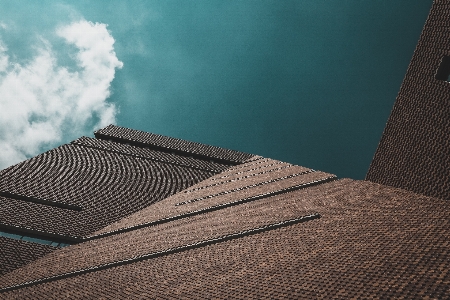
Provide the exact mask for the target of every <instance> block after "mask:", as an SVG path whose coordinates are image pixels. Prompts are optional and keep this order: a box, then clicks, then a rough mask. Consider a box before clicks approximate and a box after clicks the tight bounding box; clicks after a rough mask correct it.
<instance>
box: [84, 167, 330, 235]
mask: <svg viewBox="0 0 450 300" xmlns="http://www.w3.org/2000/svg"><path fill="white" fill-rule="evenodd" d="M335 180H337V177H336V176H334V175H333V176H330V177H327V178H324V179H320V180H315V181H311V182H307V183H302V184H299V185H294V186H291V187H289V188H284V189H281V190H277V191H273V192H268V193H265V194H259V195H256V196H252V197H247V198H243V199H239V200H236V201H232V202H227V203H222V204H218V205H213V206H209V207H206V208H203V209H199V210H193V211H189V212H186V213H182V214H179V215H176V216H172V217H167V218H163V219H159V220H156V221H152V222H148V223H144V224H139V225H136V226H131V227H126V228H121V229H118V230H114V231H109V232H105V233H100V234H98V235H94V236H90V237H87V238H84V239H82V240H83V241H89V240H94V239H99V238H104V237H108V236H112V235H116V234H121V233H125V232H129V231H133V230H138V229H142V228H146V227H151V226H156V225H159V224H164V223H168V222H172V221H176V220H180V219H184V218H188V217H192V216H196V215H200V214H203V213H208V212H212V211H216V210H220V209H224V208H228V207H231V206H235V205H240V204H244V203H247V202H252V201H256V200H260V199H263V198H267V197H272V196H277V195H281V194H285V193H289V192H293V191H295V190H300V189H303V188H308V187H311V186H315V185H319V184H323V183H327V182H331V181H335Z"/></svg>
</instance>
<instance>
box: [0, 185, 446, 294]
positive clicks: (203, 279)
mask: <svg viewBox="0 0 450 300" xmlns="http://www.w3.org/2000/svg"><path fill="white" fill-rule="evenodd" d="M286 196H287V195H286ZM288 199H289V197H286V200H281V198H280V199H279V200H276V201H269V199H265V200H262V201H260V202H259V203H254V204H252V205H250V206H249V207H251V206H253V207H252V209H251V210H248V209H246V208H245V207H241V211H242V213H243V214H244V215H242V216H240V215H239V213H236V212H232V211H231V210H230V211H229V212H228V213H227V212H225V211H224V212H223V213H224V214H225V216H228V217H225V219H223V220H221V219H220V218H219V219H218V216H219V215H218V216H217V217H214V216H213V215H205V216H203V217H201V218H199V219H194V220H192V221H189V220H185V221H183V222H181V223H183V224H184V225H181V223H179V224H180V225H181V227H177V226H176V227H170V226H167V227H166V229H164V230H162V231H159V230H156V231H155V232H154V234H155V237H156V236H162V237H161V238H160V240H159V241H155V240H154V239H152V238H150V237H149V238H148V242H145V236H146V235H142V236H141V237H139V234H138V233H137V232H136V233H134V234H131V233H130V234H123V235H118V236H116V237H114V238H113V237H108V238H105V240H104V242H103V243H106V244H108V243H111V244H109V247H110V249H115V250H114V252H116V253H122V254H121V255H123V256H127V255H128V256H132V255H135V254H136V253H138V251H135V250H134V249H136V247H140V248H145V247H149V248H148V249H149V250H151V247H152V246H151V245H152V244H153V245H156V244H159V246H157V248H161V249H163V248H166V247H170V245H171V243H174V242H176V241H181V240H183V239H184V238H181V237H182V236H183V233H182V232H183V231H184V230H185V231H189V229H188V228H190V226H194V227H195V226H196V228H197V230H196V232H198V233H199V234H200V235H201V236H198V237H194V236H191V237H190V239H191V240H192V239H195V238H199V239H203V238H205V237H206V236H207V235H208V234H214V233H213V232H214V231H216V232H218V233H220V232H222V233H223V232H225V231H227V230H238V228H240V229H242V227H239V226H245V222H244V223H241V225H238V227H235V226H236V225H234V223H233V222H230V221H231V220H232V219H233V218H235V219H236V220H239V219H240V218H241V217H242V218H243V219H246V218H250V219H249V220H251V219H253V220H255V221H256V220H259V221H257V222H272V221H273V220H275V219H277V218H285V217H287V216H289V214H291V215H295V214H302V213H304V212H305V210H304V209H300V210H297V211H295V210H292V209H289V208H288V206H286V205H289V204H288V203H291V205H293V204H294V203H297V204H296V207H297V209H298V208H300V207H302V205H306V207H307V208H309V209H313V210H315V211H317V212H319V213H320V214H321V215H322V217H321V218H320V219H318V220H313V221H309V222H306V223H300V224H296V225H292V226H288V227H285V228H281V229H275V230H269V231H266V232H262V233H258V234H255V235H251V236H247V237H242V238H237V239H233V240H230V241H225V242H220V243H216V244H213V245H209V246H205V247H199V248H196V249H192V250H188V251H183V252H180V253H175V254H169V255H163V256H161V257H158V258H154V259H149V260H144V261H142V262H135V263H129V264H126V265H123V266H120V267H114V268H107V269H105V270H100V271H96V272H92V273H88V274H84V275H80V276H73V277H69V278H66V279H61V280H54V281H52V282H49V283H43V284H39V285H34V286H31V287H25V288H22V289H20V290H16V291H12V292H7V293H3V294H0V297H5V298H9V297H10V298H17V299H20V298H27V297H29V296H30V295H33V296H35V297H38V298H58V297H60V295H65V296H67V297H76V298H90V297H94V298H95V297H100V295H102V296H104V297H107V296H105V295H111V296H112V295H114V297H120V298H130V297H132V298H138V297H144V298H145V297H148V298H159V299H161V298H162V299H164V298H170V299H174V298H180V297H183V298H195V299H198V298H221V299H229V298H238V299H248V298H254V299H257V298H291V299H292V298H293V299H297V298H308V299H311V298H324V299H329V298H407V299H410V298H415V297H421V298H426V297H429V298H436V299H445V298H448V297H450V272H448V270H449V267H450V261H449V260H448V255H449V250H448V249H449V241H450V233H449V231H448V227H449V225H450V224H449V222H450V220H449V219H448V215H449V213H450V203H449V202H447V201H444V200H439V199H436V198H429V197H425V196H420V195H417V194H413V193H410V192H407V191H404V190H400V189H395V188H389V187H386V186H381V185H378V184H374V183H370V182H363V181H351V180H340V181H335V182H332V183H327V184H323V185H319V186H316V187H311V188H308V189H305V190H302V191H298V192H296V193H295V197H291V198H290V200H288ZM295 199H297V200H295ZM264 201H267V202H264ZM277 201H278V202H277ZM283 203H284V204H283ZM236 210H238V208H237V207H236ZM254 212H258V213H257V214H256V215H255V213H254ZM245 214H248V216H245ZM233 216H234V217H233ZM227 218H231V219H230V220H228V219H227ZM264 220H265V221H264ZM221 223H222V225H221V226H225V227H221V226H219V227H216V225H214V224H217V225H218V224H221ZM226 224H228V225H226ZM174 225H175V224H174ZM256 225H257V224H256V223H252V222H250V223H249V224H248V225H247V226H249V227H252V226H256ZM185 226H186V227H185ZM221 228H222V229H221ZM233 228H235V229H233ZM170 231H172V232H173V233H174V234H175V235H176V236H178V237H175V236H174V237H173V238H170V239H167V238H164V234H165V233H169V232H170ZM177 232H180V233H177ZM150 236H151V235H150ZM185 236H186V237H188V235H185ZM133 239H136V240H140V244H139V245H138V244H131V245H132V246H126V245H129V243H130V242H131V241H132V240H133ZM106 241H109V242H106ZM97 242H98V243H100V241H97ZM121 243H122V246H119V245H120V244H121ZM76 247H79V248H77V250H76V249H75V247H69V248H66V249H62V250H58V252H61V253H63V252H67V251H75V252H74V255H73V256H68V258H67V260H66V261H67V262H68V264H70V265H74V264H79V263H80V262H79V260H80V259H81V260H86V259H87V260H90V261H91V263H90V264H91V265H95V263H97V262H99V260H102V259H104V258H101V257H104V256H108V255H107V254H105V255H98V254H97V253H96V252H95V251H99V249H100V248H102V247H100V246H99V247H92V248H91V247H84V250H83V247H82V245H79V246H76ZM70 248H73V250H71V249H70ZM96 249H97V250H96ZM118 249H121V250H120V251H117V250H118ZM83 251H84V252H83ZM151 251H152V250H151ZM58 252H54V253H53V254H51V256H47V257H46V259H44V260H38V261H36V262H35V263H34V265H30V267H31V266H35V269H39V270H46V269H47V268H48V270H51V269H53V270H56V268H61V267H60V264H58V263H56V261H54V262H55V263H54V265H52V259H50V257H52V256H53V257H54V259H58V258H57V257H56V256H57V253H58ZM75 253H77V254H75ZM100 256H101V257H100ZM85 257H87V258H85ZM45 261H47V262H48V264H49V266H48V267H46V266H44V265H42V266H41V267H39V268H38V266H39V265H38V263H41V264H43V263H44V262H45ZM40 272H42V271H40ZM46 272H48V271H46ZM29 274H30V272H28V271H27V269H26V268H24V269H21V270H16V271H14V272H13V273H10V274H8V275H7V276H4V277H3V280H5V279H6V278H12V277H13V275H15V276H17V277H15V278H16V282H20V280H19V279H18V278H20V276H22V278H23V279H25V278H27V276H29ZM28 278H29V277H28Z"/></svg>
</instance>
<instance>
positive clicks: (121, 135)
mask: <svg viewBox="0 0 450 300" xmlns="http://www.w3.org/2000/svg"><path fill="white" fill-rule="evenodd" d="M95 136H96V137H97V138H101V139H119V140H121V141H122V142H126V141H127V140H128V141H130V142H136V143H139V144H146V145H148V146H156V147H159V148H160V149H162V150H164V149H166V151H168V152H171V151H180V152H182V153H186V154H189V153H190V154H192V155H199V156H204V157H206V158H208V157H209V158H212V159H220V160H224V161H229V162H231V163H235V164H238V163H242V162H244V161H245V160H247V159H249V158H251V157H252V156H254V155H253V154H249V153H244V152H239V151H234V150H229V149H224V148H220V147H215V146H210V145H205V144H200V143H196V142H189V141H185V140H181V139H176V138H172V137H167V136H162V135H158V134H153V133H148V132H143V131H139V130H134V129H129V128H123V127H119V126H115V125H109V126H107V127H105V128H103V129H100V130H98V131H96V132H95Z"/></svg>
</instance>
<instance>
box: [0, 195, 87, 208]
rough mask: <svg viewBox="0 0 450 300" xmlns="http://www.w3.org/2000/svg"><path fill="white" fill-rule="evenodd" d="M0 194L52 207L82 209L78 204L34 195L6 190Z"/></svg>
mask: <svg viewBox="0 0 450 300" xmlns="http://www.w3.org/2000/svg"><path fill="white" fill-rule="evenodd" d="M0 196H2V197H6V198H12V199H16V200H22V201H27V202H34V203H39V204H43V205H48V206H53V207H59V208H64V209H70V210H76V211H82V210H83V208H82V207H81V206H78V205H73V204H69V203H64V202H56V201H51V200H46V199H40V198H36V197H31V196H25V195H19V194H15V193H11V192H8V191H0Z"/></svg>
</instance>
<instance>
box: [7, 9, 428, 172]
mask: <svg viewBox="0 0 450 300" xmlns="http://www.w3.org/2000/svg"><path fill="white" fill-rule="evenodd" d="M431 3H432V1H431V0H396V1H388V0H340V1H334V0H296V1H294V0H292V1H291V0H284V1H281V0H273V1H268V0H258V1H250V0H247V1H245V0H239V1H237V0H228V1H223V0H222V1H216V0H202V1H200V0H196V1H181V0H176V1H175V0H172V1H170V0H165V1H162V0H160V1H147V0H146V1H133V0H131V1H70V2H69V1H67V2H64V1H39V2H38V1H3V2H2V3H0V25H2V24H3V25H2V28H3V30H2V31H0V38H1V40H2V43H3V44H4V45H5V47H7V53H8V55H9V58H10V61H11V62H14V63H18V64H22V66H26V65H27V63H29V61H30V60H31V59H32V57H34V56H36V52H37V51H38V50H37V49H39V48H42V47H50V46H48V45H51V49H52V53H54V56H55V57H56V59H57V64H58V66H64V67H65V68H66V69H67V70H69V71H73V72H76V71H77V65H76V63H75V62H74V57H75V55H76V49H75V47H73V46H70V45H67V43H66V42H65V41H64V40H63V39H61V36H57V35H56V34H55V31H56V30H57V28H60V27H61V26H66V25H68V24H70V23H71V22H76V21H79V20H82V19H84V20H87V21H90V22H94V23H95V22H98V23H103V24H107V25H108V27H107V28H108V30H109V33H110V35H111V36H112V37H113V38H114V40H115V44H114V51H115V54H116V56H117V58H118V59H119V60H120V61H121V62H123V67H122V68H120V66H119V65H118V64H116V65H114V66H113V67H112V68H113V70H114V68H116V69H115V73H114V80H112V83H111V88H110V92H111V96H110V97H109V98H107V100H106V102H107V103H111V104H115V105H116V108H117V114H116V117H115V123H116V124H117V125H119V126H124V127H130V128H134V129H139V130H143V131H149V132H153V133H158V134H163V135H168V136H173V137H177V138H182V139H187V140H192V141H197V142H201V143H206V144H211V145H216V146H221V147H225V148H230V149H235V150H240V151H244V152H250V153H254V154H259V155H263V156H266V157H271V158H274V159H279V160H282V161H287V162H290V163H294V164H298V165H302V166H306V167H310V168H313V169H317V170H322V171H326V172H330V173H334V174H336V175H338V176H339V177H350V178H354V179H363V178H364V176H365V173H366V171H367V169H368V167H369V164H370V161H371V159H372V156H373V154H374V152H375V149H376V147H377V144H378V142H379V140H380V137H381V134H382V131H383V128H384V125H385V123H386V120H387V118H388V116H389V113H390V110H391V108H392V106H393V104H394V101H395V98H396V95H397V93H398V90H399V88H400V84H401V82H402V80H403V77H404V74H405V72H406V69H407V66H408V63H409V61H410V59H411V57H412V54H413V51H414V48H415V45H416V43H417V41H418V39H419V36H420V32H421V30H422V27H423V24H424V23H425V20H426V17H427V14H428V12H429V9H430V7H431ZM43 45H44V46H43ZM45 45H47V46H45ZM5 53H6V52H5ZM0 70H1V68H0ZM74 74H75V73H74ZM0 79H1V77H0ZM1 97H2V95H0V98H1ZM5 101H6V100H4V102H0V109H2V107H1V105H6V104H4V103H6V102H5ZM8 101H12V100H8ZM1 103H3V104H1ZM23 105H25V104H23ZM52 105H57V104H52ZM17 109H21V107H18V108H17ZM30 118H31V119H32V118H36V119H39V118H45V115H39V116H35V117H33V116H29V120H30ZM96 118H100V117H95V115H93V117H92V118H91V119H90V120H87V121H86V122H87V123H86V124H87V125H86V126H85V127H83V129H82V130H81V131H82V133H81V134H84V135H86V134H89V135H91V136H92V133H89V132H92V126H94V124H95V123H96ZM0 124H1V123H0ZM30 124H32V123H30ZM58 124H59V123H58ZM2 126H3V127H5V126H7V125H5V122H4V123H3V125H2ZM89 126H91V127H89ZM62 127H63V128H65V127H64V125H62ZM64 130H66V129H64ZM67 130H69V129H67ZM69 131H70V130H69ZM85 131H86V132H85ZM77 134H78V131H77V132H74V131H70V134H69V133H67V134H65V132H63V133H62V134H61V139H60V140H58V141H52V142H51V141H50V140H49V142H47V143H44V144H43V145H41V144H39V147H40V148H39V149H40V151H45V150H47V149H50V148H51V147H53V146H55V143H56V144H57V143H59V144H61V143H66V142H69V141H70V140H71V139H73V138H75V137H76V136H77ZM81 134H78V135H81ZM0 140H1V132H0ZM45 147H48V148H47V149H46V148H45ZM30 153H31V152H30Z"/></svg>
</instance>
